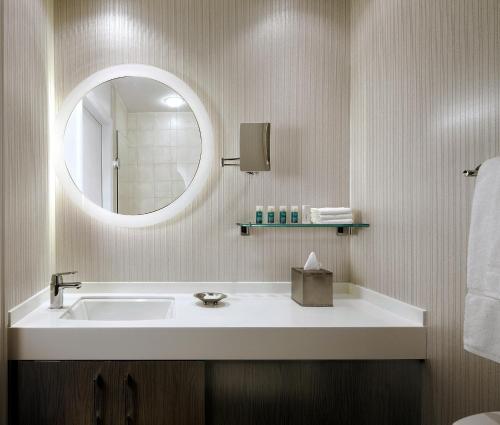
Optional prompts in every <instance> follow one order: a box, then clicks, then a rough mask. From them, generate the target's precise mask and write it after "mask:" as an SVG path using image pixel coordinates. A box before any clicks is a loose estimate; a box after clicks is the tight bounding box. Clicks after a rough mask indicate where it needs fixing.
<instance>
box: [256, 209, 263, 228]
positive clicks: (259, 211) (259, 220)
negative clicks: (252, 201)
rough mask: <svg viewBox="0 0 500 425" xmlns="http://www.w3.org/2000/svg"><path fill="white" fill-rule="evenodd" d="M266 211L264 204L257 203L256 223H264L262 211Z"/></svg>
mask: <svg viewBox="0 0 500 425" xmlns="http://www.w3.org/2000/svg"><path fill="white" fill-rule="evenodd" d="M263 211H264V207H263V206H262V205H257V206H256V207H255V223H256V224H262V212H263Z"/></svg>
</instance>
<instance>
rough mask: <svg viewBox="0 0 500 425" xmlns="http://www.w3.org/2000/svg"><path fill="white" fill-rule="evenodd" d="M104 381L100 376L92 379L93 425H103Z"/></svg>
mask: <svg viewBox="0 0 500 425" xmlns="http://www.w3.org/2000/svg"><path fill="white" fill-rule="evenodd" d="M103 390H104V381H103V379H102V377H101V375H100V374H97V375H96V377H95V378H94V425H103V423H104V422H103V418H102V416H103V415H102V408H103V400H104V394H103Z"/></svg>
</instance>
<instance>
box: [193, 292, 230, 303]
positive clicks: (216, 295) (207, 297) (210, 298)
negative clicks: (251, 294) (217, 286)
mask: <svg viewBox="0 0 500 425" xmlns="http://www.w3.org/2000/svg"><path fill="white" fill-rule="evenodd" d="M194 296H195V297H196V298H198V299H199V300H200V301H201V302H202V303H203V304H204V305H218V304H219V303H220V302H221V301H222V300H223V299H224V298H227V295H226V294H221V293H220V292H198V293H197V294H194Z"/></svg>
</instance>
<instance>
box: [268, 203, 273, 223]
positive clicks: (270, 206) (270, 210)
mask: <svg viewBox="0 0 500 425" xmlns="http://www.w3.org/2000/svg"><path fill="white" fill-rule="evenodd" d="M267 222H268V223H269V224H274V206H273V205H269V206H268V207H267Z"/></svg>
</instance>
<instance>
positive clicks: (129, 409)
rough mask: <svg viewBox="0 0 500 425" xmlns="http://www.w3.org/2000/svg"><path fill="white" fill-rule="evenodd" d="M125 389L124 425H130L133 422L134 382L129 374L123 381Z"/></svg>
mask: <svg viewBox="0 0 500 425" xmlns="http://www.w3.org/2000/svg"><path fill="white" fill-rule="evenodd" d="M124 387H125V425H132V424H133V423H134V421H135V397H134V395H135V394H134V393H135V382H134V379H133V378H132V376H131V375H130V374H127V376H126V377H125V381H124Z"/></svg>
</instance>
